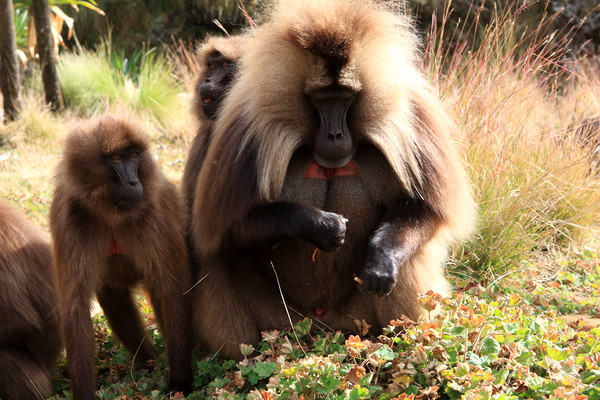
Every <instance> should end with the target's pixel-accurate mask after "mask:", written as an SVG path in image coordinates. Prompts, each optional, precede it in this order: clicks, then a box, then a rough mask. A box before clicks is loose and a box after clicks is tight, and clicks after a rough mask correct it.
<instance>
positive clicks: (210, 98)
mask: <svg viewBox="0 0 600 400" xmlns="http://www.w3.org/2000/svg"><path fill="white" fill-rule="evenodd" d="M242 43H243V37H242V36H228V37H218V36H217V37H212V38H210V39H208V40H207V41H206V42H205V43H203V44H202V45H201V46H200V47H199V48H198V50H197V52H196V59H197V61H198V66H199V71H198V78H197V81H196V88H195V91H194V104H193V113H194V117H196V120H197V122H198V124H199V127H198V132H197V133H196V136H195V137H194V140H193V142H192V145H191V147H190V149H189V152H188V158H187V161H186V164H185V168H184V171H183V178H182V191H183V196H184V200H185V201H186V202H187V204H188V207H189V208H191V206H192V201H193V198H194V194H195V192H196V183H197V181H198V175H199V174H200V168H201V167H202V163H203V162H204V157H205V156H206V149H207V147H208V144H209V142H210V137H211V132H212V129H213V125H214V120H215V118H216V116H217V114H218V112H219V110H220V107H221V104H222V101H223V98H224V97H225V95H226V94H227V91H228V90H229V86H230V85H231V83H232V81H233V78H234V75H235V71H236V68H237V62H238V60H239V58H240V57H241V55H242Z"/></svg>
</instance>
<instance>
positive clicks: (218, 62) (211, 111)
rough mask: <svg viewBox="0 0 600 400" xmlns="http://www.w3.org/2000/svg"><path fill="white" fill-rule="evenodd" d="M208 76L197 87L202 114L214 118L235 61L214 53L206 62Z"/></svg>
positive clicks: (227, 85)
mask: <svg viewBox="0 0 600 400" xmlns="http://www.w3.org/2000/svg"><path fill="white" fill-rule="evenodd" d="M207 67H208V69H207V71H208V75H207V76H206V77H205V78H204V81H203V82H202V83H201V84H200V85H198V92H199V95H200V98H201V99H202V112H204V115H206V116H207V117H208V118H214V117H215V115H216V114H217V110H218V109H219V103H220V102H221V99H222V98H223V96H224V95H225V92H226V91H227V89H228V88H229V84H230V83H231V80H232V79H233V74H234V73H235V67H236V66H235V61H233V60H230V59H228V58H227V57H224V56H222V55H221V53H219V52H218V51H215V52H214V53H213V54H212V55H211V56H210V57H209V58H208V61H207Z"/></svg>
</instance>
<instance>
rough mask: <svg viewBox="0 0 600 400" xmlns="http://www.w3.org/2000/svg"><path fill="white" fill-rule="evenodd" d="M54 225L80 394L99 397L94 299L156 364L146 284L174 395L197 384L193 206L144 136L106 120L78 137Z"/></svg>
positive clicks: (70, 356) (62, 169) (59, 179)
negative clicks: (141, 297)
mask: <svg viewBox="0 0 600 400" xmlns="http://www.w3.org/2000/svg"><path fill="white" fill-rule="evenodd" d="M56 185H57V186H56V190H55V193H54V200H53V202H52V206H51V209H50V227H51V232H52V237H53V240H54V253H55V254H54V257H55V264H56V270H57V277H58V293H59V306H60V311H61V318H62V329H63V333H64V336H65V338H66V340H65V341H66V348H67V362H68V366H69V373H70V377H71V389H72V391H73V397H74V398H76V399H91V398H94V387H95V385H94V351H93V343H94V331H93V328H92V323H91V320H90V300H91V298H92V297H93V295H94V294H96V295H97V298H98V302H99V303H100V306H101V307H102V310H103V311H104V314H105V316H106V318H107V319H108V322H109V323H110V325H111V327H112V329H113V331H114V332H115V334H116V335H117V337H118V338H119V339H120V340H121V341H122V342H123V344H124V345H125V347H126V348H127V349H128V350H129V351H130V352H131V353H132V354H135V356H136V360H138V361H140V362H141V363H142V364H144V363H145V362H146V361H148V360H150V359H152V358H154V357H155V355H156V353H155V349H154V346H153V345H152V342H151V339H150V338H149V337H148V335H147V334H146V332H145V329H144V325H143V323H142V320H141V318H140V315H139V312H138V310H137V307H136V305H135V303H134V301H133V299H132V294H131V289H132V288H133V287H134V285H136V284H138V283H140V282H141V283H144V284H145V285H146V287H147V289H148V291H149V293H150V299H151V302H152V305H153V307H154V310H155V313H156V315H157V318H158V322H159V326H160V328H161V331H162V333H163V334H164V336H165V343H166V347H167V358H168V362H169V389H171V390H177V391H180V390H188V388H189V386H188V385H189V384H190V380H191V375H192V371H191V356H190V352H191V345H190V343H191V337H190V331H191V329H190V326H189V323H188V319H189V315H190V304H191V301H190V300H189V299H188V296H185V295H184V292H186V290H188V289H189V288H190V285H191V283H190V281H191V277H190V272H189V264H188V257H187V252H186V247H185V239H184V229H183V223H184V222H183V218H182V216H183V213H184V211H183V204H182V201H181V197H180V195H179V193H178V192H177V190H176V188H175V186H174V185H173V184H171V183H170V182H169V181H167V179H166V178H165V177H164V176H163V174H162V173H161V172H160V170H159V169H158V166H157V165H156V164H155V162H154V160H153V158H152V155H151V153H150V151H149V150H148V142H147V139H146V136H145V135H144V134H143V132H142V131H141V130H140V129H139V128H138V127H137V126H135V125H134V124H132V123H130V122H129V121H128V120H127V119H124V118H118V117H115V116H112V115H105V116H102V117H100V118H98V119H95V120H90V121H87V122H86V123H83V124H82V125H81V126H79V127H77V128H76V129H74V130H73V132H71V134H70V135H69V136H68V138H67V141H66V145H65V148H64V153H63V159H62V161H61V163H60V164H59V167H58V173H57V176H56Z"/></svg>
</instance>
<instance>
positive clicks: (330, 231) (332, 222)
mask: <svg viewBox="0 0 600 400" xmlns="http://www.w3.org/2000/svg"><path fill="white" fill-rule="evenodd" d="M347 221H348V220H347V219H346V218H344V217H343V216H341V215H340V214H336V213H332V212H327V211H320V212H319V215H317V216H315V218H314V225H313V227H312V229H311V232H310V233H309V235H308V237H306V239H305V240H306V241H307V242H309V243H312V244H314V245H315V246H317V247H318V248H319V249H320V250H323V251H333V250H335V249H337V248H338V247H340V246H341V245H342V244H344V239H345V238H346V222H347Z"/></svg>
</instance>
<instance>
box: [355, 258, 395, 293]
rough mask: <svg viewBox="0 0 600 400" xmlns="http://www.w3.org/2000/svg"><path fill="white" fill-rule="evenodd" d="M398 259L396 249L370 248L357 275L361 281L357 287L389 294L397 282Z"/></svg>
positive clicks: (370, 291)
mask: <svg viewBox="0 0 600 400" xmlns="http://www.w3.org/2000/svg"><path fill="white" fill-rule="evenodd" d="M400 259H401V257H398V254H397V251H389V250H382V249H377V250H374V249H371V250H370V251H369V254H368V256H367V261H366V262H365V265H364V267H363V269H362V271H361V272H360V274H359V275H358V278H359V280H360V281H362V283H359V284H358V287H359V289H360V290H361V291H365V292H368V293H373V294H376V295H378V296H383V295H388V294H390V292H391V291H392V289H394V287H395V286H396V283H397V282H398V268H399V264H400V262H399V260H400ZM357 282H358V281H357Z"/></svg>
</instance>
